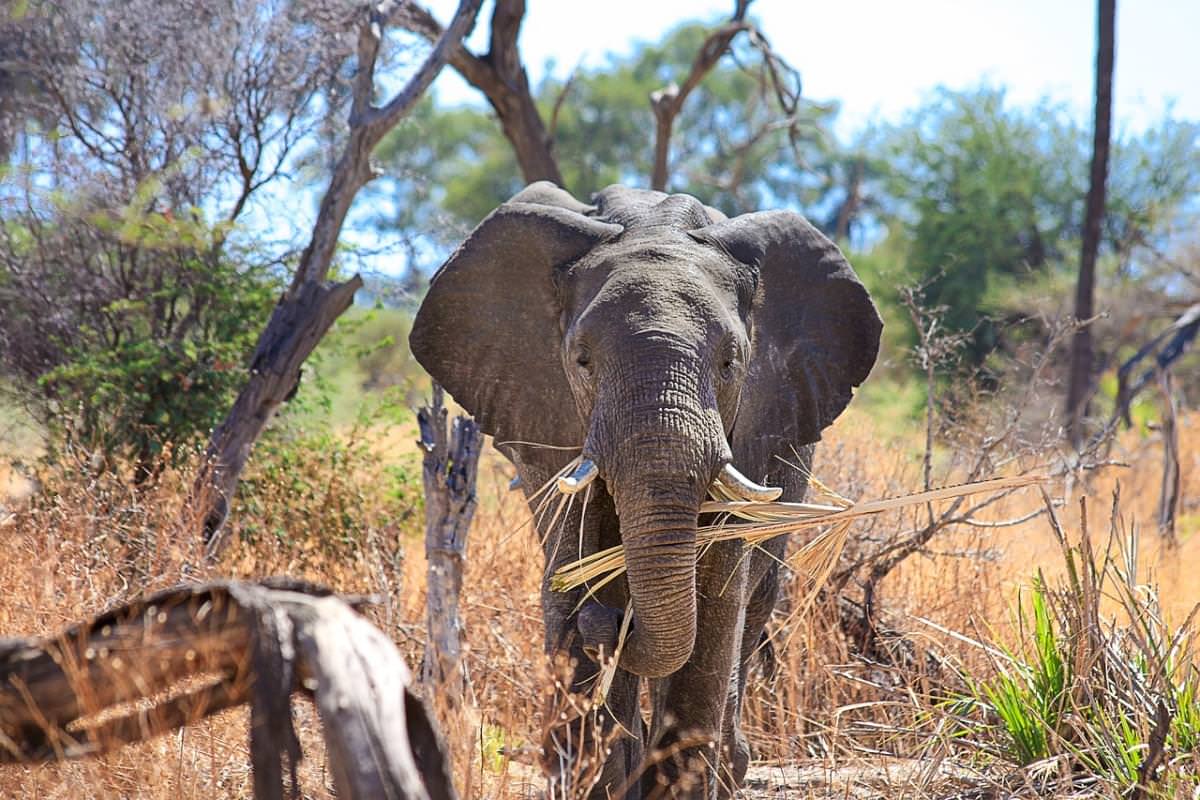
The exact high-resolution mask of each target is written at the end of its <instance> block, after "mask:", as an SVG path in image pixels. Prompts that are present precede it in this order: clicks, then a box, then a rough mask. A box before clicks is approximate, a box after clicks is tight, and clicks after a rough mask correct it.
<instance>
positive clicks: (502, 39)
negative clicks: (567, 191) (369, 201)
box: [399, 0, 563, 186]
mask: <svg viewBox="0 0 1200 800" xmlns="http://www.w3.org/2000/svg"><path fill="white" fill-rule="evenodd" d="M524 18H525V0H496V5H495V8H494V9H493V11H492V22H491V38H490V40H489V44H488V52H487V53H486V54H485V55H482V56H477V55H474V54H473V53H471V52H470V51H469V50H467V48H466V46H465V45H463V44H461V43H459V44H458V45H457V46H456V47H455V48H454V49H453V51H452V52H451V54H450V66H452V67H454V69H455V70H456V71H457V72H458V74H460V75H462V77H463V79H464V80H465V81H466V82H467V83H469V84H471V85H472V86H474V87H475V88H476V89H478V90H479V91H480V92H481V93H482V94H483V96H484V97H486V98H487V101H488V103H489V104H490V105H491V106H492V109H493V110H494V111H495V112H496V116H497V117H498V118H499V120H500V128H501V130H503V132H504V136H505V138H507V139H508V142H509V144H510V145H511V146H512V149H513V154H514V155H516V157H517V164H518V166H519V167H520V169H521V176H522V177H523V178H524V179H525V181H526V182H527V183H533V182H534V181H541V180H546V181H553V182H554V183H556V184H558V185H559V186H562V185H563V179H562V173H561V172H560V171H559V168H558V161H557V159H555V157H554V150H553V141H552V140H551V137H550V134H549V132H548V131H547V130H546V124H545V122H544V121H543V120H542V115H541V112H540V111H538V107H537V103H536V101H535V100H534V97H533V92H532V90H531V89H530V87H529V77H528V75H527V74H526V73H525V67H524V65H523V64H522V62H521V50H520V46H519V45H518V44H517V38H518V36H519V35H520V32H521V23H522V21H523V20H524ZM399 21H400V24H401V25H403V26H404V27H406V28H408V29H409V30H411V31H412V32H413V33H416V34H418V35H420V36H423V37H425V38H426V39H428V40H430V41H433V40H435V39H437V38H438V37H439V36H441V35H442V27H441V25H439V24H438V21H437V20H436V19H434V17H433V15H432V14H430V13H429V11H428V10H427V9H425V8H422V7H421V6H419V5H417V4H416V3H406V4H405V7H404V8H403V9H402V11H401V13H400V15H399Z"/></svg>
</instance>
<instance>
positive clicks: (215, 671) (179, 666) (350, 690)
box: [0, 581, 455, 800]
mask: <svg viewBox="0 0 1200 800" xmlns="http://www.w3.org/2000/svg"><path fill="white" fill-rule="evenodd" d="M355 602H361V600H360V601H355V600H353V599H347V600H343V599H340V598H338V597H337V596H335V595H333V594H332V593H331V592H329V591H328V590H327V589H324V588H322V587H318V586H313V585H310V584H304V583H301V582H294V581H273V582H263V583H261V584H254V583H240V582H217V583H210V584H205V585H199V586H187V587H182V588H177V589H168V590H166V591H163V592H159V593H157V594H154V595H151V596H150V597H148V598H146V599H144V600H139V601H137V602H134V603H130V604H127V605H125V606H122V607H120V608H117V609H115V610H113V611H109V612H108V613H105V614H102V615H100V616H99V617H96V618H95V619H93V620H91V621H89V622H84V623H81V624H79V625H75V626H73V627H71V628H69V629H67V630H66V631H64V632H63V633H61V634H59V635H58V636H52V637H47V638H44V639H32V640H12V639H6V640H0V743H2V744H0V763H10V764H11V763H25V764H28V763H37V762H44V761H54V760H60V759H64V758H79V757H83V756H91V755H97V754H100V753H105V752H109V751H111V750H114V749H117V748H118V747H121V746H123V745H125V744H128V743H130V742H136V741H141V740H144V739H148V738H151V737H153V736H157V735H159V734H162V733H166V732H168V731H171V730H174V729H176V728H179V727H181V726H183V725H188V724H191V723H193V722H196V721H197V720H200V719H203V718H204V717H207V716H209V715H212V714H215V713H216V712H218V711H221V710H223V709H226V708H230V707H232V706H236V705H241V704H243V703H249V704H250V707H251V711H250V758H251V763H252V766H253V768H254V797H255V798H256V800H277V799H278V800H282V798H283V797H284V794H283V784H284V779H283V775H284V770H285V768H286V769H287V771H288V772H289V773H290V783H291V785H292V787H293V789H294V790H295V791H297V792H298V790H299V787H298V786H297V783H296V766H297V764H298V762H299V760H300V758H301V756H302V754H301V751H300V744H299V741H298V739H297V738H296V733H295V730H294V729H293V727H292V713H291V699H290V697H291V694H292V693H293V692H297V691H302V692H305V693H308V694H310V695H311V696H312V698H313V700H314V701H315V703H316V705H317V708H318V710H319V711H320V714H321V719H322V722H323V725H324V733H325V743H326V747H327V750H328V754H329V763H330V765H331V771H332V772H333V776H334V782H335V785H336V787H337V795H338V797H346V798H355V799H356V800H357V799H361V800H366V799H367V798H377V797H394V798H405V800H454V798H455V792H454V787H453V785H452V784H451V782H450V774H449V769H448V765H447V762H446V758H445V756H444V754H443V753H444V751H443V748H442V743H441V741H440V739H439V738H438V734H437V731H436V727H435V725H434V724H433V723H432V721H431V720H430V718H429V716H428V715H427V714H426V711H425V707H424V705H423V704H422V703H421V701H420V699H419V698H418V697H417V696H416V695H415V694H413V692H412V691H411V688H410V684H411V682H412V681H411V677H410V675H409V672H408V668H407V666H406V665H405V663H404V659H403V658H402V657H401V655H400V653H399V651H397V650H396V647H395V645H394V644H392V642H391V640H389V639H388V638H387V637H386V636H384V635H383V633H381V632H380V631H379V630H378V629H377V628H375V627H374V626H373V625H371V623H369V622H368V621H367V620H366V619H365V618H363V617H362V616H360V615H359V614H358V613H356V612H355V611H354V610H353V608H352V607H351V605H350V604H351V603H355ZM132 704H136V705H134V706H133V709H132V710H131V709H130V708H129V707H128V706H129V705H132ZM121 706H125V708H121Z"/></svg>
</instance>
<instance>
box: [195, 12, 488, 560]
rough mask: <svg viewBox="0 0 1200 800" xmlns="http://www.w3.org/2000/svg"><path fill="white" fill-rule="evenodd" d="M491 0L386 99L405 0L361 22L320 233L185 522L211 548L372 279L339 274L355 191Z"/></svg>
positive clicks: (216, 433)
mask: <svg viewBox="0 0 1200 800" xmlns="http://www.w3.org/2000/svg"><path fill="white" fill-rule="evenodd" d="M480 2H481V0H461V2H460V3H459V7H458V11H457V13H456V14H455V17H454V20H453V22H452V23H451V24H450V27H449V28H447V29H446V30H445V31H443V32H442V33H441V35H440V36H439V37H438V38H437V44H436V45H435V46H434V48H433V50H432V51H431V52H430V54H429V56H428V57H427V58H426V59H425V62H424V63H423V64H422V65H421V66H420V68H418V70H417V72H416V74H414V75H413V77H412V78H411V79H410V80H409V82H408V84H407V85H406V86H405V87H404V88H403V89H402V90H401V91H400V92H399V93H397V94H396V95H395V96H394V97H393V98H392V99H391V100H390V101H389V102H388V103H387V104H386V105H384V106H373V105H372V104H371V99H372V95H373V93H374V91H375V60H376V58H377V57H378V55H379V47H380V40H381V37H382V35H383V28H384V26H385V25H386V24H387V22H388V20H389V18H390V17H391V16H392V15H394V14H396V13H398V11H399V6H400V5H402V3H401V2H399V0H384V2H382V3H380V4H378V5H376V6H372V7H371V9H370V10H369V12H368V13H367V15H366V17H365V18H364V19H363V20H362V22H361V23H360V26H359V36H358V56H357V61H358V71H357V73H356V76H355V79H354V86H353V99H352V103H351V109H350V133H349V136H348V138H347V141H346V146H345V148H344V149H343V150H342V153H341V156H340V157H339V158H338V160H337V164H336V166H335V167H334V170H333V175H332V176H331V178H330V181H329V188H328V189H327V190H326V192H325V195H324V197H322V198H321V206H320V209H319V211H318V213H317V221H316V223H315V225H314V226H313V232H312V238H311V240H310V241H309V244H308V247H306V248H305V250H304V253H303V254H302V255H301V257H300V265H299V267H298V268H297V269H296V274H295V276H294V277H293V278H292V283H291V285H290V286H289V287H288V290H287V291H286V292H285V293H284V295H283V297H282V298H280V300H279V304H278V305H277V306H276V307H275V311H274V312H273V313H272V314H271V319H270V321H269V322H268V323H267V327H266V328H265V329H264V330H263V332H262V335H261V336H259V339H258V345H257V347H256V348H255V352H254V357H253V359H252V361H251V367H250V379H249V381H247V383H246V386H245V388H243V389H242V391H241V393H240V394H239V395H238V397H237V400H236V401H235V402H234V404H233V408H232V409H231V410H230V412H229V415H228V416H227V417H226V418H225V420H224V421H223V422H222V423H221V424H220V425H218V426H217V427H216V428H214V429H213V433H212V438H211V439H210V441H209V444H208V448H207V450H206V451H205V457H204V461H203V463H202V464H201V467H200V471H199V474H198V475H197V476H196V480H195V483H194V484H193V488H192V496H191V498H190V501H189V503H188V505H187V512H186V513H187V518H186V519H185V520H184V525H185V526H186V528H185V529H187V530H195V529H196V527H199V531H200V534H201V535H202V536H203V538H204V542H205V544H206V546H207V551H208V554H209V555H210V556H212V555H214V554H215V553H216V552H218V550H219V549H220V546H221V544H222V540H223V537H221V536H220V533H221V530H222V528H223V527H224V524H225V520H226V518H227V517H228V514H229V504H230V501H231V499H232V497H233V495H234V492H235V491H236V489H237V484H238V480H239V478H240V477H241V472H242V469H243V468H244V467H245V465H246V460H247V458H249V455H250V450H251V448H252V447H253V446H254V443H255V441H257V440H258V437H259V436H260V435H261V434H262V431H263V429H264V428H265V427H266V425H267V423H268V422H269V421H270V420H271V417H272V416H274V414H275V412H276V410H278V408H279V406H280V405H281V404H282V403H283V402H284V401H285V400H287V399H288V398H289V397H290V396H291V395H292V394H293V393H294V392H295V391H296V387H297V386H298V385H299V382H300V369H301V366H302V365H303V364H304V361H305V359H307V358H308V356H309V355H310V354H311V353H312V351H313V349H314V348H316V346H317V344H318V343H319V342H320V341H321V338H322V337H323V336H324V335H325V333H326V332H327V331H328V330H329V328H330V327H331V326H332V325H333V323H334V321H335V320H336V319H337V318H338V317H339V316H340V315H341V314H342V312H344V311H345V310H346V309H347V308H349V307H350V304H351V303H352V302H353V300H354V293H355V292H356V291H357V290H358V289H359V288H360V287H361V286H362V279H361V278H359V277H358V276H357V275H355V276H354V277H353V278H351V279H350V280H348V281H345V282H342V283H337V282H333V281H329V280H328V277H329V269H330V266H331V264H332V263H333V255H334V251H335V248H336V247H337V241H338V237H339V235H340V234H341V230H342V225H343V223H344V222H345V220H346V214H347V213H348V212H349V210H350V205H351V204H352V203H353V202H354V197H355V195H356V194H357V193H358V190H359V189H361V188H362V187H363V186H364V185H365V184H366V183H367V182H368V181H370V180H371V178H372V177H374V173H373V171H372V169H371V164H370V157H371V152H372V151H373V150H374V149H375V146H376V145H377V144H378V143H379V141H380V140H381V139H382V138H383V137H384V135H385V134H386V133H387V132H388V131H390V130H391V129H392V128H393V127H395V125H396V123H397V122H399V121H400V119H401V117H403V116H404V115H405V114H407V113H408V111H409V110H410V109H411V108H412V107H413V105H415V104H416V102H417V100H418V99H420V97H421V95H422V94H424V93H425V90H426V89H428V88H429V84H430V83H432V82H433V79H434V78H435V77H436V76H437V74H438V72H440V71H441V68H442V67H443V66H444V65H445V64H446V62H447V60H448V59H449V58H450V56H451V54H452V52H453V51H454V49H455V48H457V47H459V46H460V43H461V41H462V38H463V37H464V36H466V35H467V33H468V32H469V31H470V30H471V28H472V26H473V25H474V24H475V17H476V15H477V14H478V12H479V5H480Z"/></svg>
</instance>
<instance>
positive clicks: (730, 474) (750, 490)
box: [558, 458, 783, 503]
mask: <svg viewBox="0 0 1200 800" xmlns="http://www.w3.org/2000/svg"><path fill="white" fill-rule="evenodd" d="M599 475H600V469H599V468H598V467H597V466H596V463H595V462H594V461H592V460H591V459H590V458H581V459H580V461H579V464H578V466H576V467H575V469H573V470H571V472H569V473H568V474H566V475H563V476H562V477H560V478H559V479H558V490H559V491H560V492H562V493H563V494H565V495H573V494H578V493H579V492H582V491H583V490H584V489H586V488H587V487H588V486H590V485H591V483H592V482H593V481H595V480H596V478H597V477H598V476H599ZM709 492H710V493H711V494H712V495H713V496H714V497H716V498H717V499H719V500H731V501H735V502H736V501H745V502H750V503H769V502H771V501H773V500H778V499H779V496H780V495H781V494H783V489H781V488H779V487H778V486H763V485H761V484H758V483H755V482H754V481H752V480H750V479H749V478H747V477H746V476H745V475H743V474H742V473H741V472H739V471H738V470H737V468H736V467H734V466H733V464H731V463H729V462H726V463H725V464H724V465H723V466H722V467H721V470H720V472H718V473H717V477H716V478H714V479H713V482H712V485H711V486H710V487H709Z"/></svg>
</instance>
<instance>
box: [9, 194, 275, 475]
mask: <svg viewBox="0 0 1200 800" xmlns="http://www.w3.org/2000/svg"><path fill="white" fill-rule="evenodd" d="M183 216H184V217H186V218H185V219H176V218H175V217H173V216H172V215H171V214H167V213H161V212H145V213H143V212H139V211H136V210H132V209H131V207H127V208H126V209H124V210H123V211H122V212H121V213H120V214H119V215H118V214H113V213H112V212H110V211H91V212H86V211H83V210H80V209H78V208H68V207H66V206H62V207H60V208H59V209H58V211H57V213H55V214H54V215H53V216H51V217H47V218H27V219H25V220H22V221H20V222H17V221H9V222H8V223H7V224H5V225H3V226H2V228H0V369H3V371H4V372H6V373H7V374H8V375H10V376H11V377H12V378H13V382H14V383H15V384H16V385H17V386H18V387H19V388H20V391H21V393H22V395H23V399H24V400H25V402H26V404H27V405H29V406H31V407H32V408H33V409H34V410H35V411H36V412H37V414H38V415H39V416H40V417H41V418H42V421H43V422H44V423H45V426H46V429H47V431H48V432H49V433H50V434H51V442H50V444H51V445H52V452H53V450H54V447H55V446H57V445H60V444H62V443H65V442H68V441H69V442H71V443H72V444H74V445H76V446H78V447H82V448H85V449H87V450H90V451H92V452H94V453H96V454H98V455H100V456H103V457H104V460H105V461H110V460H112V459H129V460H131V461H132V462H133V463H134V465H135V478H136V480H138V481H139V482H142V481H144V480H146V479H148V478H150V477H152V476H153V475H154V474H155V472H156V470H158V469H159V468H161V466H162V465H164V464H167V463H171V462H177V461H178V459H180V458H183V457H185V456H186V454H187V452H188V449H189V445H192V444H193V443H195V442H196V441H197V440H198V438H199V437H201V436H203V435H204V434H205V433H206V432H207V431H208V430H209V429H210V428H211V427H212V426H213V425H214V424H215V423H216V422H217V421H219V419H220V416H221V415H222V414H223V413H224V412H225V411H226V410H228V407H229V404H230V403H231V401H232V398H233V396H234V394H235V393H236V391H237V389H238V388H239V387H240V386H241V385H242V384H244V382H245V380H246V367H247V362H248V356H249V354H250V353H251V351H252V349H253V347H254V343H255V340H256V338H257V335H258V332H259V331H260V330H261V329H262V327H263V325H264V324H265V323H266V320H267V317H268V315H269V314H270V310H271V307H272V305H273V304H274V300H275V297H276V295H277V292H278V289H279V284H278V279H277V277H276V276H275V274H274V273H273V272H272V271H271V270H270V269H269V268H268V267H267V266H266V265H264V264H260V265H255V264H254V259H253V257H252V254H250V253H239V252H238V251H236V250H234V249H233V248H232V247H230V246H227V245H225V244H224V243H223V242H220V241H219V240H218V237H219V236H220V235H221V233H220V232H219V231H213V230H210V229H209V228H208V227H206V226H205V225H204V224H203V222H202V221H201V218H200V215H199V212H198V211H196V212H191V213H188V214H186V215H183ZM166 443H170V447H169V448H166V449H165V450H164V446H165V444H166ZM164 455H167V456H169V458H163V456H164Z"/></svg>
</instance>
